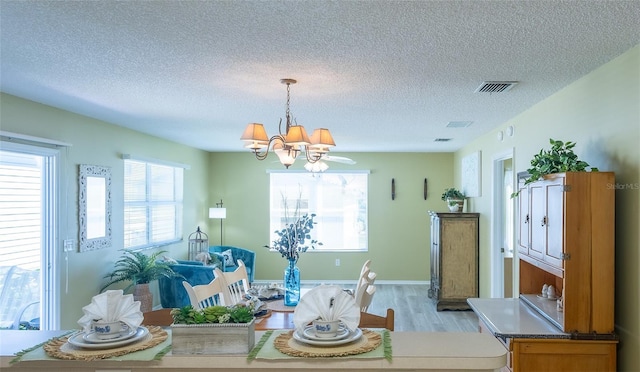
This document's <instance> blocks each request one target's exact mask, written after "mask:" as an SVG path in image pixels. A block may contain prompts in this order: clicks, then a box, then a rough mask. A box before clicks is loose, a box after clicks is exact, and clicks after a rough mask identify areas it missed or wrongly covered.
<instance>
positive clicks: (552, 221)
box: [544, 179, 564, 269]
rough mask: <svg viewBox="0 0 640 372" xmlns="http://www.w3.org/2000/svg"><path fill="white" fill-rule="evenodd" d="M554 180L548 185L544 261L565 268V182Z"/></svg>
mask: <svg viewBox="0 0 640 372" xmlns="http://www.w3.org/2000/svg"><path fill="white" fill-rule="evenodd" d="M559 181H560V182H554V183H551V184H549V185H547V249H546V252H545V254H544V261H546V262H548V263H549V264H551V265H553V266H556V267H558V268H561V269H562V268H563V261H562V253H563V251H562V247H563V240H564V239H563V237H564V233H563V226H564V217H563V216H564V213H563V211H564V183H563V182H562V179H561V180H559Z"/></svg>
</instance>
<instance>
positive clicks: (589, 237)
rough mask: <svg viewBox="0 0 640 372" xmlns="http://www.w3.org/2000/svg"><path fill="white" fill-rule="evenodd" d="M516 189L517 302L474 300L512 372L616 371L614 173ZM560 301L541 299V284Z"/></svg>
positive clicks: (564, 176)
mask: <svg viewBox="0 0 640 372" xmlns="http://www.w3.org/2000/svg"><path fill="white" fill-rule="evenodd" d="M523 179H524V177H522V178H521V182H519V191H520V194H519V196H518V217H517V227H516V228H517V231H516V234H517V247H518V259H519V270H520V273H519V275H520V276H519V279H520V280H519V282H520V286H519V291H520V296H519V298H517V299H471V300H469V303H470V304H471V307H472V308H473V310H474V311H475V312H476V314H478V317H479V319H480V331H481V332H491V333H492V334H494V336H496V337H497V338H498V339H499V340H501V341H502V342H503V344H504V346H505V347H506V348H507V350H508V352H509V358H508V363H507V368H506V370H508V371H537V370H556V371H569V370H570V371H583V370H584V371H586V370H589V371H615V370H616V346H617V337H616V335H615V334H614V302H615V286H614V278H615V275H614V258H615V241H614V234H615V223H614V220H615V214H614V212H615V200H614V197H615V187H614V185H615V179H614V174H613V173H612V172H567V173H558V174H551V175H547V176H545V177H544V179H542V180H540V181H537V182H534V183H531V184H529V185H526V186H525V185H524V182H523ZM545 284H546V285H553V286H554V287H555V289H556V294H557V296H559V297H561V301H558V300H556V299H553V300H550V299H548V298H544V297H543V296H542V288H543V286H544V285H545Z"/></svg>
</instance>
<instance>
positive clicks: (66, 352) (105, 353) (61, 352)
mask: <svg viewBox="0 0 640 372" xmlns="http://www.w3.org/2000/svg"><path fill="white" fill-rule="evenodd" d="M146 327H147V329H148V330H149V334H147V335H146V336H145V337H144V338H143V339H141V340H140V341H137V342H134V343H132V344H129V345H123V346H120V347H115V348H112V349H100V350H93V349H83V348H80V347H76V346H73V345H71V344H69V343H68V342H67V340H68V339H69V337H73V336H74V335H75V333H74V334H71V335H69V336H66V337H60V338H55V339H53V340H50V341H49V342H47V343H46V344H44V345H43V347H42V348H43V349H44V351H45V352H46V353H47V354H48V355H49V356H51V357H54V358H58V359H70V360H98V359H105V358H111V357H115V356H120V355H125V354H129V353H132V352H134V351H139V350H145V349H148V348H150V347H154V346H156V345H158V344H160V343H161V342H163V341H165V340H166V339H167V337H169V335H168V334H167V332H166V331H165V330H164V329H162V327H158V326H146Z"/></svg>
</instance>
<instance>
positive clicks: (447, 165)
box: [209, 151, 453, 282]
mask: <svg viewBox="0 0 640 372" xmlns="http://www.w3.org/2000/svg"><path fill="white" fill-rule="evenodd" d="M336 155H348V157H350V158H352V159H353V160H355V161H356V162H357V164H356V165H344V164H339V163H329V165H330V169H349V170H369V171H370V172H371V173H370V175H369V251H368V252H344V253H330V252H318V251H307V252H306V253H304V254H303V255H302V256H301V258H300V260H299V262H298V266H299V267H300V269H301V275H302V280H303V281H306V280H309V281H331V280H353V281H355V280H356V279H357V276H358V274H359V273H360V269H361V267H362V264H363V263H364V261H365V260H367V259H371V260H372V268H373V269H374V270H375V271H376V273H377V274H378V277H377V278H378V279H377V280H402V281H421V282H426V281H427V280H428V276H429V251H428V248H429V243H428V241H429V217H428V213H427V211H428V210H438V211H445V210H446V205H445V203H444V202H443V201H441V200H440V195H441V194H442V191H443V190H444V188H445V187H449V186H451V185H452V182H453V172H452V169H453V154H451V153H385V154H380V153H350V154H336ZM210 157H211V173H210V189H209V199H210V200H212V201H213V202H215V201H219V200H220V199H223V201H224V206H225V207H226V208H227V219H225V220H224V222H223V225H224V227H223V232H224V243H225V244H228V245H236V246H240V247H246V248H249V249H252V250H254V251H256V252H257V255H258V256H257V263H258V264H257V267H256V280H267V281H272V280H282V272H283V270H284V267H285V263H286V261H285V260H284V259H283V258H282V257H280V255H279V254H278V253H274V252H269V251H268V249H266V248H263V246H264V245H267V244H269V243H270V241H269V174H268V173H267V170H268V169H281V168H282V165H280V164H279V163H278V162H277V157H276V156H275V155H273V154H271V155H269V157H268V158H267V159H266V160H264V161H258V160H256V159H255V157H254V156H253V154H251V153H250V152H248V151H247V152H242V153H237V152H236V153H212V154H211V155H210ZM299 162H300V164H297V163H296V164H294V166H293V167H292V168H294V169H301V168H302V165H303V164H304V162H303V161H299ZM425 178H427V180H428V181H427V182H428V196H427V200H424V196H423V185H424V179H425ZM391 179H395V183H396V198H395V200H391ZM212 206H214V205H212ZM209 238H210V241H211V242H214V243H215V244H219V242H220V224H219V220H213V221H212V222H211V223H210V224H209ZM336 258H340V261H341V264H340V266H339V267H336V266H335V259H336Z"/></svg>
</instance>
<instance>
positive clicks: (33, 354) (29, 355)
mask: <svg viewBox="0 0 640 372" xmlns="http://www.w3.org/2000/svg"><path fill="white" fill-rule="evenodd" d="M165 331H166V333H167V335H168V336H167V339H166V340H164V341H163V342H161V343H159V344H158V345H155V346H152V347H150V348H148V349H144V350H139V351H135V352H131V353H129V354H125V355H119V356H114V357H110V358H107V359H104V360H129V361H134V360H137V361H151V360H158V359H160V358H162V357H163V356H164V355H165V354H166V353H167V352H169V350H171V331H170V330H165ZM68 336H69V335H63V336H61V337H57V338H55V339H60V338H65V337H68ZM52 340H54V339H52ZM49 341H51V340H49ZM49 341H47V342H44V343H42V344H40V345H35V346H34V347H32V348H30V349H27V350H23V351H22V352H20V353H18V354H16V355H17V356H16V358H14V359H13V360H11V363H12V364H13V363H17V362H25V361H36V360H61V359H58V358H54V357H51V356H49V355H48V354H47V353H46V352H45V351H44V349H43V345H45V344H46V343H48V342H49Z"/></svg>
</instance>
